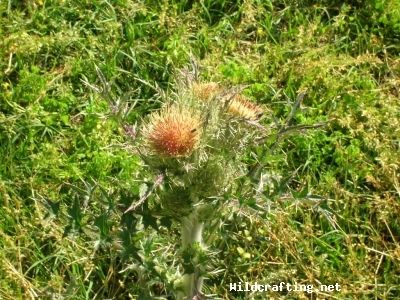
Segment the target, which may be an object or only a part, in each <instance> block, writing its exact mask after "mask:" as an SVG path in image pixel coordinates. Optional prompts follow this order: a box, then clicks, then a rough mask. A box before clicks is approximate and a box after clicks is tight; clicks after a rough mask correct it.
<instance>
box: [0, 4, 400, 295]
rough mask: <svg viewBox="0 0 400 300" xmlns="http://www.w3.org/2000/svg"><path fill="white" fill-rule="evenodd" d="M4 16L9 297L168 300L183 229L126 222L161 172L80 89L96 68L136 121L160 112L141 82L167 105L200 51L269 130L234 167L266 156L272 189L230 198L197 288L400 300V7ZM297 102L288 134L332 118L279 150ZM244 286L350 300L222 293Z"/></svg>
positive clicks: (1, 240)
mask: <svg viewBox="0 0 400 300" xmlns="http://www.w3.org/2000/svg"><path fill="white" fill-rule="evenodd" d="M0 13H1V19H0V58H1V59H0V145H1V147H0V245H1V247H0V258H1V261H2V263H1V265H0V299H173V296H172V289H173V281H172V279H171V278H174V274H175V272H176V263H177V261H176V260H177V256H176V255H175V254H176V251H177V246H176V245H177V243H179V241H178V238H177V237H178V235H177V231H178V227H177V226H176V225H175V223H174V222H171V220H169V219H168V218H166V217H164V218H161V219H160V218H158V219H155V218H154V216H152V215H151V214H149V213H148V211H147V210H146V209H147V208H146V207H145V208H144V213H143V216H140V217H139V216H133V215H130V216H126V215H124V214H123V210H124V207H127V206H129V205H130V203H131V202H133V201H137V200H138V199H139V198H140V196H142V195H143V193H144V192H145V190H146V188H147V186H149V185H151V184H152V183H153V182H154V181H155V178H156V177H155V175H156V174H154V172H150V171H149V170H148V169H147V168H146V167H145V166H144V164H143V163H142V162H141V161H140V159H139V158H138V156H137V153H136V150H135V147H134V146H133V143H132V141H131V139H130V138H129V137H128V136H126V135H124V134H123V130H122V129H121V126H120V119H118V117H116V116H113V115H112V113H111V111H110V108H109V105H108V103H107V102H106V101H104V99H102V98H101V97H100V95H99V94H98V93H95V92H93V91H92V90H91V89H90V88H88V86H86V85H85V84H84V83H83V81H87V82H89V83H91V84H96V85H98V86H101V81H100V79H99V77H98V74H97V72H96V69H95V65H97V66H99V68H100V69H101V71H102V73H103V74H104V76H105V78H106V80H108V81H109V82H110V88H111V94H112V95H113V97H115V98H123V96H124V95H126V94H127V93H129V94H128V97H127V98H126V101H125V102H124V103H123V105H125V106H124V107H126V108H128V109H129V111H130V113H129V114H128V115H127V116H124V118H123V120H124V122H128V123H129V124H132V125H135V124H140V122H141V120H142V118H144V117H145V115H146V114H148V113H149V112H150V111H152V110H154V109H156V108H158V107H160V105H161V102H160V101H162V97H161V95H160V92H157V91H156V90H155V89H153V88H152V87H150V86H149V85H146V84H145V83H144V82H148V83H150V84H151V85H153V86H157V87H158V88H159V89H160V90H161V91H164V92H165V93H172V92H173V91H174V90H176V88H177V87H176V84H175V81H174V74H176V72H177V71H178V70H179V69H182V68H183V67H185V66H188V65H189V53H190V52H192V53H193V55H194V56H195V57H196V58H198V60H199V62H200V64H201V66H202V67H203V68H202V79H203V80H204V81H218V82H222V83H224V84H226V85H227V86H232V85H238V84H248V85H250V87H249V89H247V90H246V94H247V95H248V96H249V97H250V98H252V99H253V100H255V101H257V102H258V103H259V104H260V105H263V107H264V108H265V111H266V113H265V114H264V116H265V117H264V119H263V121H262V124H263V125H264V126H265V127H266V128H268V129H269V131H270V134H269V136H267V137H266V138H265V139H263V140H262V141H260V143H259V146H258V147H255V148H254V149H252V152H251V153H249V154H248V156H246V157H241V158H238V159H240V160H242V161H244V162H245V163H246V164H247V165H248V168H249V169H250V168H251V167H253V166H254V164H255V163H256V161H257V160H259V159H262V163H263V169H262V174H263V176H262V177H257V178H256V179H254V178H253V179H252V180H251V181H248V180H245V179H242V180H243V182H242V187H241V189H240V192H238V191H232V193H230V194H227V195H224V197H225V200H226V199H229V201H227V203H228V205H227V206H226V210H225V211H224V212H223V216H224V218H223V219H222V221H223V222H222V223H221V224H218V226H219V229H218V234H217V237H216V239H215V241H214V244H213V247H212V249H211V250H212V251H213V253H214V254H213V257H211V258H209V259H205V260H207V261H208V263H209V264H210V271H216V270H218V271H219V272H217V271H216V272H214V274H213V275H212V276H211V275H210V276H209V279H207V280H206V281H205V290H204V292H206V293H211V294H215V295H217V296H216V297H219V298H222V299H265V298H267V297H270V298H271V299H272V298H274V299H398V298H400V276H399V275H398V274H400V221H399V220H400V219H399V215H400V185H399V180H400V177H399V174H400V173H399V167H400V166H399V163H400V150H399V145H400V133H399V130H398V128H400V123H399V120H400V105H399V97H400V96H399V95H400V94H399V88H400V71H399V70H400V55H399V54H400V46H399V45H400V40H399V39H400V25H399V24H400V4H398V1H395V0H389V1H383V0H366V1H333V2H332V1H325V0H319V1H272V0H271V1H257V0H252V1H244V2H242V1H223V0H220V1H202V2H198V3H197V2H194V3H192V2H185V1H169V2H168V1H164V2H161V1H160V2H158V3H157V4H154V3H153V1H146V0H145V1H141V2H137V1H124V0H119V1H118V0H115V1H57V0H47V1H33V0H32V1H12V0H8V1H1V2H0ZM302 91H306V96H305V97H304V100H303V101H302V103H301V108H300V109H299V111H298V113H297V114H296V115H295V116H294V118H293V120H292V124H291V125H312V124H315V123H319V122H325V121H328V120H332V121H331V122H330V123H329V124H328V125H327V126H324V127H319V128H317V129H314V130H303V131H301V132H298V131H296V132H294V133H293V134H288V135H286V136H284V137H283V138H282V139H280V140H279V142H278V143H277V144H275V140H274V137H275V135H274V134H275V133H276V132H277V130H278V129H279V128H277V124H284V122H285V119H286V118H287V116H288V115H289V113H290V111H291V107H292V105H293V102H294V100H295V99H296V97H297V95H298V94H299V93H300V92H302ZM138 126H139V125H138ZM286 178H287V179H288V180H285V179H286ZM289 179H290V180H289ZM260 182H262V183H263V186H262V187H260ZM257 188H258V189H259V192H258V193H255V192H254V191H255V190H256V189H257ZM157 200H158V199H157V191H155V192H154V193H153V195H152V196H151V198H150V199H149V201H150V203H157ZM314 204H317V205H314ZM73 221H75V222H73ZM249 255H250V258H249ZM244 281H248V282H256V281H257V282H258V283H263V284H279V283H280V282H281V281H283V282H289V283H294V282H298V283H302V284H313V285H319V284H335V283H339V284H340V286H341V288H342V289H341V291H340V292H331V293H326V294H319V295H318V296H317V295H315V294H313V295H310V294H308V293H306V292H298V293H290V294H289V293H288V292H287V291H283V292H274V291H272V292H270V293H269V294H263V293H256V294H254V295H252V294H251V293H247V294H246V293H245V292H233V291H229V283H230V282H244ZM157 297H158V298H157Z"/></svg>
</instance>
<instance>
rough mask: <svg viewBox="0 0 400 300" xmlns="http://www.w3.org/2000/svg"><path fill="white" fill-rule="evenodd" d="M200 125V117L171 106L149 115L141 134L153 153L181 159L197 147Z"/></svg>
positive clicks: (188, 110)
mask: <svg viewBox="0 0 400 300" xmlns="http://www.w3.org/2000/svg"><path fill="white" fill-rule="evenodd" d="M200 124H201V119H200V117H199V116H198V115H196V114H195V113H194V112H193V111H192V110H190V109H187V108H182V107H178V106H172V107H167V108H165V109H163V110H161V111H160V112H155V113H153V114H151V115H150V117H149V120H148V122H147V123H146V124H145V126H144V128H143V131H142V132H143V136H144V138H145V140H146V143H147V145H148V147H149V148H150V150H151V151H152V152H153V153H155V154H157V155H160V156H162V157H182V156H188V155H189V154H190V153H192V152H193V150H195V149H196V147H197V146H198V143H199V140H200V131H201V129H200Z"/></svg>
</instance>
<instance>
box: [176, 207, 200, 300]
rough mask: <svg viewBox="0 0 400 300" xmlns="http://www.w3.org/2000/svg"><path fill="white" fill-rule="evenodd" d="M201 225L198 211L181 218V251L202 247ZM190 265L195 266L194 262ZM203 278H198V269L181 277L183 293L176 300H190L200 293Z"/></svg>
mask: <svg viewBox="0 0 400 300" xmlns="http://www.w3.org/2000/svg"><path fill="white" fill-rule="evenodd" d="M203 226H204V225H203V223H202V222H200V221H199V213H198V210H197V209H196V208H195V210H194V211H193V212H192V213H191V214H190V215H189V216H187V217H183V218H182V251H185V250H187V249H188V248H189V247H191V246H195V244H197V245H198V246H199V247H201V246H202V233H203ZM192 263H194V264H196V261H193V262H192ZM202 286H203V278H202V277H200V276H199V269H198V267H195V269H194V272H193V273H192V274H184V275H183V288H184V293H183V294H180V295H179V296H178V300H184V299H192V298H193V297H194V296H195V295H197V294H199V293H201V289H202Z"/></svg>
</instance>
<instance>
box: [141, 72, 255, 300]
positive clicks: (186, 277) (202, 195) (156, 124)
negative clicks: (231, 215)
mask: <svg viewBox="0 0 400 300" xmlns="http://www.w3.org/2000/svg"><path fill="white" fill-rule="evenodd" d="M186 79H187V81H186V82H184V81H183V80H180V81H179V80H178V81H177V83H178V90H177V92H176V93H175V94H174V95H173V97H170V98H168V99H166V103H165V106H164V107H163V108H162V109H161V110H160V111H157V112H154V113H152V114H151V115H150V116H149V117H148V118H147V120H146V121H145V122H144V124H143V127H142V130H141V136H140V139H141V140H142V141H143V142H142V143H140V144H141V145H142V146H140V147H139V149H140V150H139V151H140V153H141V156H142V158H143V160H144V161H145V162H146V163H147V164H148V165H149V166H150V167H151V168H153V169H154V170H162V171H163V172H164V173H165V174H166V176H165V180H164V186H165V189H164V191H163V192H160V193H159V197H160V201H161V205H162V208H163V210H164V214H165V213H167V214H168V215H170V216H171V217H173V218H175V219H177V220H179V221H180V223H181V243H182V244H181V255H182V257H183V258H184V259H183V260H184V265H185V266H183V269H184V270H183V274H182V275H183V276H182V280H181V282H180V283H178V284H177V290H178V291H179V292H178V293H177V298H178V299H193V298H194V297H200V296H201V294H202V293H201V290H202V285H203V275H204V274H205V271H206V270H205V268H203V267H202V266H200V263H199V257H200V256H201V255H204V253H206V252H207V246H209V245H207V243H205V242H204V241H203V229H204V228H205V227H206V228H207V227H209V226H211V224H213V220H214V218H218V211H219V210H220V209H221V207H222V206H223V204H224V202H223V200H221V196H222V195H223V194H224V193H225V192H227V191H229V190H230V189H232V188H233V186H234V184H235V179H236V178H238V177H241V176H243V175H244V174H245V172H244V169H245V168H244V166H243V165H242V164H241V163H240V157H242V155H243V153H244V152H245V151H246V149H248V147H249V145H251V141H252V140H254V136H253V135H254V134H255V133H256V132H257V129H256V127H254V126H252V125H250V124H248V123H246V122H244V121H245V120H253V121H254V120H255V119H257V118H259V117H260V115H261V114H262V109H261V108H260V107H259V106H257V105H256V104H254V103H253V102H251V101H250V100H248V99H246V98H245V97H244V96H243V95H241V91H242V89H243V88H244V87H236V88H231V89H228V90H224V89H223V88H222V87H220V86H219V84H218V83H213V82H212V83H199V82H196V81H195V80H194V79H192V77H191V76H190V75H189V73H188V72H187V71H186ZM208 240H209V241H210V240H212V239H208Z"/></svg>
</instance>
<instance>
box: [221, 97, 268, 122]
mask: <svg viewBox="0 0 400 300" xmlns="http://www.w3.org/2000/svg"><path fill="white" fill-rule="evenodd" d="M228 112H229V113H231V114H234V115H237V116H239V117H243V118H246V119H249V120H256V119H259V118H260V116H261V115H262V113H263V110H262V108H261V107H259V106H258V105H256V104H254V103H253V102H251V101H250V100H249V99H247V98H246V97H245V96H243V95H242V94H236V95H235V96H234V97H233V98H232V100H230V103H229V106H228Z"/></svg>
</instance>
